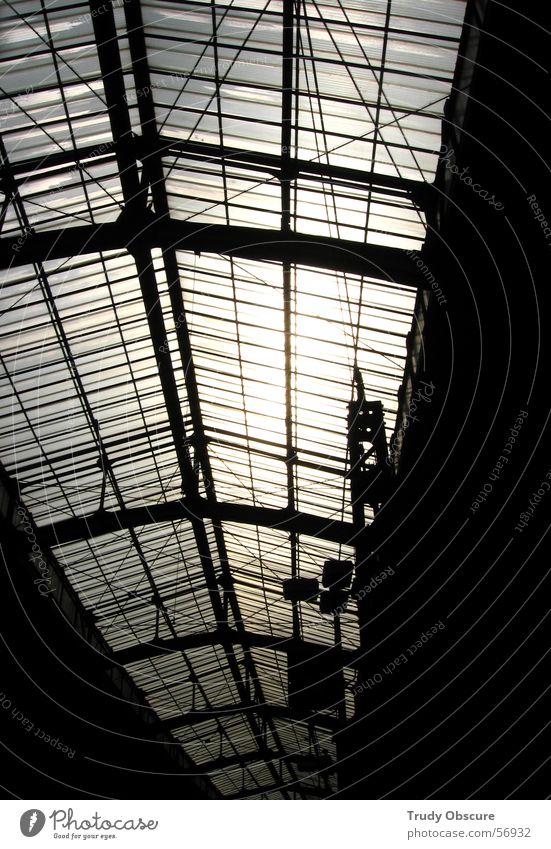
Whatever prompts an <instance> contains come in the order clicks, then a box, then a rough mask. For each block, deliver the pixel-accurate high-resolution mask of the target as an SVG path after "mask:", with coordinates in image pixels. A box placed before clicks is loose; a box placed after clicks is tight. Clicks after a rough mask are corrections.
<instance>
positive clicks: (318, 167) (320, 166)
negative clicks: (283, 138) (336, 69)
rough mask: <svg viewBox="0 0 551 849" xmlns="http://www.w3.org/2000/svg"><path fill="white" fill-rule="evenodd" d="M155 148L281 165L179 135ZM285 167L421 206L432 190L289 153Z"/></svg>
mask: <svg viewBox="0 0 551 849" xmlns="http://www.w3.org/2000/svg"><path fill="white" fill-rule="evenodd" d="M136 144H137V146H138V149H139V151H140V153H141V155H143V156H147V155H148V154H149V150H148V148H147V146H146V145H145V144H144V143H143V141H142V139H141V138H138V139H136ZM158 150H159V152H160V153H161V154H162V155H163V156H166V155H167V153H168V154H173V155H178V154H183V155H189V156H192V157H195V158H197V159H200V160H204V161H209V162H212V161H213V160H216V159H224V160H225V161H226V162H227V163H230V162H231V163H234V164H236V165H245V166H251V165H252V166H255V167H256V168H259V169H262V168H263V169H265V171H267V172H269V173H274V175H275V174H277V175H279V173H280V169H281V158H280V157H279V156H278V155H276V154H274V153H263V152H256V151H249V150H247V151H245V150H239V148H232V147H220V146H219V145H215V144H207V143H205V142H195V141H187V140H186V141H180V140H179V139H171V138H169V137H166V136H162V137H161V138H160V139H159V148H158ZM286 167H287V170H288V173H289V174H290V175H291V176H292V178H296V177H305V178H309V177H313V178H316V179H319V178H320V177H325V178H327V179H328V180H336V181H339V182H343V183H350V184H351V185H357V186H373V187H374V188H385V189H390V190H393V191H395V192H399V193H402V192H404V193H407V194H409V195H411V196H412V197H413V199H414V201H415V202H416V203H419V205H421V206H422V205H424V203H425V201H426V198H427V195H428V194H429V193H430V192H431V191H432V188H431V184H430V183H426V182H422V181H421V180H407V179H405V178H404V177H393V176H392V175H390V174H378V173H377V172H373V173H372V172H371V171H360V170H358V169H357V168H346V167H343V166H340V165H329V164H328V163H326V162H321V161H317V160H307V159H297V158H295V157H293V156H290V157H289V161H288V163H287V165H286Z"/></svg>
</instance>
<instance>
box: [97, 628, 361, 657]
mask: <svg viewBox="0 0 551 849" xmlns="http://www.w3.org/2000/svg"><path fill="white" fill-rule="evenodd" d="M297 644H300V645H301V646H306V647H309V648H310V649H312V651H315V652H316V654H319V655H323V654H324V653H325V652H333V653H334V651H335V648H334V646H325V645H322V644H319V643H310V642H308V643H305V642H304V641H303V640H296V639H295V638H294V637H274V636H272V635H271V634H257V633H251V632H249V631H236V630H234V629H232V628H217V629H216V630H215V631H210V632H208V631H205V632H201V633H196V634H186V635H185V636H182V637H171V638H170V639H163V640H150V641H148V642H147V643H136V645H134V646H129V647H128V648H126V649H121V650H120V651H117V652H114V654H113V659H114V660H115V662H116V663H119V664H120V665H121V666H127V665H128V664H131V663H138V662H140V661H142V660H148V659H150V658H153V657H159V656H160V655H164V654H170V653H172V652H181V651H188V650H190V649H194V648H201V647H203V646H215V645H225V646H230V645H242V646H246V647H247V648H251V647H255V646H256V647H257V648H267V649H273V650H274V651H288V650H289V649H291V648H293V647H294V646H296V645H297ZM340 654H341V656H342V663H343V666H353V665H354V663H355V662H356V653H355V652H353V651H349V650H347V649H341V651H340Z"/></svg>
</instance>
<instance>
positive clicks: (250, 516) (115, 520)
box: [40, 496, 354, 547]
mask: <svg viewBox="0 0 551 849" xmlns="http://www.w3.org/2000/svg"><path fill="white" fill-rule="evenodd" d="M194 518H201V519H212V520H216V521H218V522H233V523H235V524H243V525H258V526H260V527H264V528H273V529H274V530H279V531H285V532H289V531H291V530H292V531H296V532H297V533H301V534H305V535H306V536H311V537H318V538H319V539H323V540H328V541H330V542H337V543H342V544H343V545H353V544H354V526H353V525H352V524H351V523H349V522H340V521H336V520H333V519H323V518H322V517H320V516H314V515H312V514H310V513H301V512H300V511H298V510H297V511H295V512H292V511H290V510H287V509H281V510H278V509H276V508H270V507H256V506H253V505H249V504H227V503H224V502H218V503H217V504H211V503H209V502H208V501H207V499H206V498H201V497H200V496H197V497H196V498H182V499H180V500H179V501H167V502H165V503H164V504H149V505H147V506H145V507H132V508H130V509H127V510H117V511H112V510H101V511H99V512H97V513H91V514H89V515H88V516H82V517H80V518H78V519H63V520H62V521H60V522H56V523H55V524H53V525H49V526H46V525H42V527H41V528H40V538H41V540H42V542H44V544H45V545H49V546H50V547H53V546H56V545H64V544H65V543H67V542H73V541H75V540H80V539H93V538H94V537H99V536H103V535H105V534H111V533H116V532H117V531H120V530H125V529H127V528H138V527H143V526H145V525H152V524H153V525H155V524H158V523H160V522H179V521H182V520H188V521H192V519H194Z"/></svg>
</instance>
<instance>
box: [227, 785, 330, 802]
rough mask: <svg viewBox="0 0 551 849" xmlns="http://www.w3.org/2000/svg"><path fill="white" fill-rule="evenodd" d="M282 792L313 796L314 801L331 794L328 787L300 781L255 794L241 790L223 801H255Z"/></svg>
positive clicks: (273, 786) (265, 788)
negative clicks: (267, 794) (266, 795)
mask: <svg viewBox="0 0 551 849" xmlns="http://www.w3.org/2000/svg"><path fill="white" fill-rule="evenodd" d="M284 790H286V791H287V792H288V793H301V794H302V795H305V794H306V795H308V796H314V797H315V798H316V799H326V798H327V797H328V796H331V795H332V793H333V791H332V790H331V788H330V787H316V786H314V785H305V784H304V783H302V782H300V781H296V782H295V781H291V782H289V783H288V784H285V783H284V782H280V784H272V785H270V787H261V788H260V789H259V790H258V791H256V792H254V791H253V792H251V791H250V790H241V791H240V792H239V793H233V794H232V795H231V796H224V799H225V800H227V801H231V800H232V799H255V798H256V797H257V796H262V795H263V794H265V793H278V792H279V793H281V792H283V791H284Z"/></svg>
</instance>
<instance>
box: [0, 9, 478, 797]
mask: <svg viewBox="0 0 551 849" xmlns="http://www.w3.org/2000/svg"><path fill="white" fill-rule="evenodd" d="M98 5H99V4H98V3H94V2H92V3H91V4H88V3H80V2H70V3H69V2H67V0H55V1H54V2H39V0H4V4H3V5H2V7H1V8H0V40H1V43H2V53H1V58H0V75H1V80H0V131H1V132H0V154H1V161H2V165H1V174H2V203H3V211H2V240H3V243H4V245H5V246H8V247H9V250H10V251H11V252H10V261H9V262H7V263H5V265H6V266H7V267H6V268H5V269H4V271H3V285H2V290H1V294H0V297H1V303H0V313H1V318H2V354H1V360H0V366H1V370H0V387H1V392H2V396H3V403H2V411H1V414H0V430H1V452H0V459H1V461H2V462H3V463H4V464H5V466H6V467H7V469H8V471H9V472H10V473H11V474H13V475H14V476H15V477H16V478H17V479H18V481H19V483H20V486H21V489H22V497H23V500H24V501H25V503H26V505H27V507H28V508H29V510H31V512H32V514H33V516H34V518H35V520H36V522H37V523H38V525H39V526H41V527H42V528H44V529H48V530H49V531H51V527H52V525H53V526H54V533H55V532H56V529H61V528H62V526H63V523H64V522H67V520H70V519H74V518H78V517H88V518H97V517H98V516H99V517H100V518H101V516H102V515H104V513H105V512H106V511H107V512H117V513H118V514H119V513H120V511H128V510H130V509H132V508H136V509H137V510H139V508H146V511H147V510H150V511H152V510H153V509H154V508H155V507H158V506H162V505H165V504H169V503H170V504H174V503H176V502H178V501H179V499H182V497H186V498H195V499H198V498H199V499H201V503H203V504H206V505H208V509H206V511H205V515H186V516H184V515H181V516H179V517H178V518H173V517H168V518H165V519H163V520H158V521H157V520H155V521H152V520H151V519H150V518H148V517H147V516H146V517H145V518H144V514H143V513H140V514H139V516H140V518H137V519H136V521H135V522H130V523H129V524H127V525H125V524H124V523H122V524H121V526H120V528H118V529H116V530H115V531H113V530H108V531H105V532H101V533H100V532H98V533H97V534H96V533H91V534H90V535H89V536H90V538H82V535H81V536H80V537H79V536H78V535H76V536H75V535H74V536H72V537H68V538H64V539H63V541H61V542H60V539H61V538H60V537H58V543H59V544H58V545H56V548H55V553H56V556H57V557H58V559H59V562H60V563H61V564H62V565H63V567H64V569H65V572H66V575H67V578H68V579H69V580H70V582H71V583H72V585H73V586H74V588H75V589H76V590H77V592H78V593H79V595H80V598H81V599H82V601H83V603H84V604H85V605H86V607H87V608H88V609H89V610H90V611H91V612H93V613H94V616H95V619H96V623H97V627H98V628H99V630H100V631H101V632H102V634H103V636H104V637H105V639H106V640H107V642H108V644H109V646H110V648H111V649H112V650H113V652H115V657H117V653H118V657H119V658H120V659H121V662H124V664H125V666H126V667H127V669H128V670H129V672H130V673H131V675H132V676H133V678H134V680H135V682H136V684H137V685H138V686H139V687H140V688H142V690H143V692H144V693H145V694H146V696H147V698H148V700H149V703H150V704H151V706H152V707H153V708H154V709H155V711H156V712H157V714H158V716H159V718H160V720H161V721H162V722H164V723H166V725H167V728H169V729H170V732H171V733H172V734H173V735H174V737H175V738H176V739H177V740H179V741H181V743H182V746H183V747H184V749H185V751H186V753H187V754H188V755H189V756H190V757H191V758H192V759H193V760H194V761H195V762H196V763H197V764H199V765H206V767H207V770H208V772H209V774H210V777H211V779H212V781H213V782H214V783H215V785H216V786H217V787H218V788H219V790H220V791H221V792H222V793H223V794H224V795H228V796H235V795H238V796H243V795H251V796H257V797H259V796H265V797H266V798H281V797H282V796H283V797H289V796H293V794H296V795H297V796H298V797H306V798H309V797H310V795H312V796H316V795H320V794H321V795H322V796H329V795H330V794H331V793H332V792H334V790H335V788H336V778H335V774H334V773H329V774H328V775H326V777H325V778H322V777H320V776H317V775H316V774H308V773H302V772H300V771H299V769H298V767H297V763H298V761H297V757H298V755H301V754H302V755H304V754H308V753H310V754H311V753H316V754H318V755H319V754H320V753H325V754H326V755H328V756H329V757H331V758H332V759H333V760H334V759H335V742H334V738H333V732H332V730H331V729H332V728H334V724H332V721H333V722H334V721H335V720H336V719H337V718H338V717H336V715H335V714H334V712H332V711H331V710H330V709H329V710H328V711H326V712H325V713H326V716H325V718H324V716H323V714H320V715H319V716H313V717H311V718H310V719H309V720H308V721H307V720H298V719H296V718H294V717H292V716H291V714H290V712H289V702H288V681H287V663H288V658H287V652H286V650H285V649H284V648H281V646H279V647H278V641H281V640H282V639H289V638H295V639H297V640H299V639H300V640H303V641H304V642H306V643H312V644H316V645H318V646H327V647H331V646H333V645H334V644H335V640H336V623H335V617H333V616H324V615H321V614H320V612H319V610H318V608H317V606H315V605H311V604H307V603H300V604H299V605H298V606H297V608H296V617H295V616H294V615H293V606H292V605H291V604H290V603H289V602H287V601H284V600H283V596H282V581H283V580H284V579H286V578H289V577H290V576H291V574H292V570H295V572H294V573H295V574H297V575H300V576H303V577H312V578H316V577H319V575H320V572H321V567H322V565H323V562H324V560H326V559H329V558H336V559H353V558H354V549H353V547H352V546H351V545H345V544H344V543H343V542H342V541H340V542H339V541H334V540H332V539H330V538H326V535H322V536H315V535H312V532H311V531H310V532H308V530H307V528H304V530H302V529H301V528H300V526H299V529H298V530H293V531H290V530H289V529H288V528H287V527H286V526H285V524H278V523H274V522H272V523H270V522H266V521H262V522H260V520H259V523H258V524H257V523H256V522H255V521H254V516H260V513H255V514H251V515H252V516H253V520H252V521H250V520H249V521H247V522H246V523H245V522H242V521H239V520H238V519H237V517H236V516H234V518H232V517H231V516H229V517H227V518H223V519H218V518H217V505H219V504H220V505H235V506H242V507H243V508H254V509H255V510H261V509H262V508H267V509H271V510H285V509H291V508H292V509H293V510H295V511H299V512H300V513H304V514H309V515H311V516H314V517H320V518H322V519H327V520H328V522H329V523H331V522H334V521H337V520H338V521H340V522H346V523H349V525H350V526H351V523H352V512H351V506H350V488H349V481H348V478H347V473H348V471H349V457H348V447H347V404H348V403H349V402H350V401H351V400H352V398H353V397H354V372H355V369H358V368H359V370H360V372H361V374H362V376H363V381H364V385H365V394H366V398H367V399H368V400H380V401H382V402H383V405H384V410H385V425H386V430H387V436H388V437H390V436H391V434H392V431H393V427H394V422H395V419H396V415H397V409H398V406H397V391H398V388H399V386H400V384H401V381H402V377H403V372H404V363H405V356H406V336H407V334H408V332H409V330H410V327H411V318H412V313H413V308H414V303H415V282H414V277H413V269H412V276H411V280H399V281H396V280H395V279H393V277H392V275H388V274H386V273H384V272H383V271H381V273H380V274H379V275H377V276H373V271H372V270H371V271H370V273H369V274H367V273H365V274H364V273H352V272H350V271H348V270H346V269H344V268H343V267H342V264H340V263H339V260H338V255H339V254H338V252H339V250H340V248H339V245H342V240H346V241H347V242H348V243H358V245H380V246H384V247H385V248H386V249H388V250H389V251H394V252H395V253H394V254H393V256H397V255H398V254H397V253H396V252H398V253H399V252H400V251H401V249H404V248H406V249H407V248H414V249H415V248H419V247H420V246H421V245H422V243H423V240H424V234H425V226H426V224H425V214H424V211H423V208H422V204H420V203H419V199H418V196H417V195H416V193H415V187H416V186H419V185H421V184H422V183H423V182H425V181H429V182H430V181H432V178H433V176H434V171H435V167H436V162H437V151H438V148H439V146H440V125H441V119H442V114H443V108H444V103H445V100H446V98H447V97H448V95H449V93H450V90H451V81H452V75H453V70H454V65H455V61H456V58H457V49H458V41H459V36H460V32H461V25H462V21H463V15H464V7H465V3H464V2H459V0H423V1H422V0H420V2H409V0H408V2H405V0H403V2H399V0H392V1H390V0H389V2H386V0H385V2H383V0H369V2H366V0H345V2H341V0H335V2H330V0H324V2H315V0H314V2H300V0H299V1H298V2H295V3H292V2H290V0H289V2H276V0H243V2H226V3H223V2H216V3H214V2H213V3H211V2H208V3H207V2H197V0H194V2H187V0H178V2H176V0H174V2H168V0H167V1H166V2H162V1H161V0H155V2H145V0H142V2H141V3H140V2H139V0H127V2H125V3H124V4H123V3H122V2H117V0H115V2H114V3H113V4H112V6H111V4H110V3H105V4H103V6H102V8H104V9H105V11H104V12H99V11H98ZM284 21H287V22H288V25H289V26H290V28H291V31H292V39H289V40H288V43H287V47H286V45H285V39H284V38H283V29H284ZM137 24H139V26H138V25H137ZM110 27H112V28H113V29H112V32H113V33H115V35H116V38H115V39H112V38H111V39H110V40H109V33H110V29H109V28H110ZM106 43H108V44H109V47H106ZM284 79H287V80H288V81H290V85H289V86H287V87H286V86H285V84H284V82H283V80H284ZM121 92H122V95H121ZM117 98H118V99H117ZM282 126H283V128H284V129H283V132H282ZM286 140H287V142H288V143H286ZM125 157H126V158H125ZM123 162H127V163H129V164H128V165H127V166H124V167H123V164H122V163H123ZM121 175H122V177H121ZM131 180H134V184H133V185H135V186H137V187H138V189H139V202H140V203H141V206H140V210H141V211H140V210H139V211H138V214H139V215H145V214H146V212H148V214H149V215H150V216H156V217H158V218H159V220H162V219H164V218H166V217H169V218H170V219H172V220H173V221H175V222H180V223H181V224H182V225H185V224H186V223H188V222H190V223H195V224H199V225H202V226H203V225H204V227H205V228H207V230H206V231H205V232H206V233H207V235H208V232H209V231H208V228H209V227H210V225H213V224H216V225H220V226H222V227H224V228H228V232H232V233H235V234H236V238H239V237H240V234H242V233H245V232H246V238H247V239H250V238H251V233H252V235H253V236H254V232H255V231H258V234H257V236H256V242H255V243H258V245H260V248H259V250H260V253H261V252H262V244H263V234H265V233H266V232H267V231H274V232H276V233H280V235H281V249H280V254H281V257H280V259H279V260H277V261H276V260H274V259H273V255H269V256H266V257H265V258H262V257H261V256H258V255H257V256H256V257H255V258H251V257H250V256H247V255H246V252H241V253H239V251H237V252H235V253H232V254H231V255H230V254H229V253H228V252H227V251H220V248H219V246H218V245H217V243H216V239H215V238H213V240H212V244H211V245H210V247H209V248H208V250H205V249H204V247H201V249H197V248H196V247H194V244H193V241H192V239H191V237H189V236H185V237H182V239H181V240H180V241H179V242H178V243H177V244H175V245H168V246H167V245H166V244H164V245H160V244H159V243H158V241H155V240H154V239H153V238H152V237H151V236H150V235H149V231H148V230H147V228H146V229H145V230H144V233H143V235H142V237H141V240H140V250H139V252H138V250H137V249H136V248H132V247H131V248H130V250H129V249H128V246H127V244H126V242H125V240H124V239H123V238H122V237H121V241H120V245H119V246H118V247H117V248H116V249H113V248H112V245H108V244H107V243H106V245H105V249H101V248H98V247H97V243H95V246H94V248H93V249H92V248H90V247H87V244H86V239H85V236H82V237H81V236H80V235H79V234H80V233H81V232H84V230H83V228H84V227H85V226H86V225H91V224H93V225H102V224H110V225H115V224H116V223H117V222H120V221H123V220H124V218H121V213H123V212H124V210H125V208H126V207H131V204H132V202H133V201H135V198H133V197H130V195H129V192H128V188H127V185H129V184H130V181H131ZM131 208H134V210H135V209H136V207H135V206H134V207H131ZM121 226H122V225H121ZM68 227H70V228H74V234H75V245H78V248H75V252H74V255H73V256H67V257H63V258H55V259H54V258H52V257H51V256H49V255H48V253H47V252H46V253H44V254H43V255H40V252H39V250H38V248H35V247H33V246H34V245H36V244H37V241H36V239H35V234H38V233H41V232H44V233H46V232H53V231H55V232H56V233H57V232H61V231H62V230H63V229H64V228H68ZM238 228H247V230H246V231H245V230H241V229H238ZM250 228H252V230H251V229H250ZM95 232H96V233H97V234H99V235H98V238H99V239H101V233H102V232H103V231H102V230H101V229H99V230H96V231H95ZM182 232H184V231H182ZM185 233H188V231H185ZM295 234H299V235H300V234H308V235H311V236H314V237H317V238H319V239H320V240H321V242H323V243H325V244H331V245H333V246H335V247H334V250H335V252H336V253H335V256H336V257H337V259H336V260H335V263H334V266H335V267H332V268H331V267H325V268H320V267H317V266H318V265H319V263H316V262H314V261H313V257H312V258H311V259H312V261H311V263H308V262H307V261H304V259H303V260H302V261H300V262H298V261H292V260H290V259H287V258H286V249H285V244H286V237H287V236H288V237H289V238H290V237H291V236H294V235H295ZM243 238H245V237H243ZM186 239H187V241H186ZM83 240H84V241H83ZM14 245H15V247H14ZM10 246H11V247H10ZM26 252H27V253H26ZM144 255H145V263H144ZM25 257H27V259H25ZM147 292H149V293H153V296H152V297H153V300H152V301H151V302H149V301H147V294H146V293H147ZM182 443H183V444H182ZM197 503H199V502H197ZM209 511H210V512H209ZM136 515H137V514H136ZM370 518H372V513H371V512H370V510H369V509H368V510H366V519H367V520H368V521H369V519H370ZM339 620H340V621H339V623H338V630H339V631H340V640H341V641H342V647H343V648H344V649H348V650H354V649H355V648H357V647H358V645H359V634H358V626H357V616H356V609H355V604H354V602H351V603H350V604H349V606H348V608H347V610H346V612H345V613H344V614H342V615H341V616H340V617H339ZM221 626H224V627H226V628H229V629H230V630H231V631H232V633H234V634H235V633H237V635H238V638H235V639H234V640H233V642H232V641H231V640H230V641H224V640H217V639H214V638H213V635H216V633H217V632H218V630H219V629H220V627H221ZM205 635H206V636H205ZM244 635H245V636H244ZM247 635H254V639H253V638H249V636H247ZM211 638H212V639H211ZM272 638H273V641H272ZM186 640H187V642H186ZM158 641H163V642H164V649H163V651H162V652H156V651H149V652H148V646H151V645H152V644H156V642H158ZM136 649H138V650H139V651H137V653H136ZM125 652H126V654H125ZM133 652H134V653H133ZM352 679H353V672H352V671H351V670H350V669H347V670H346V671H345V680H346V682H347V683H348V684H350V683H351V682H352ZM346 705H347V706H346V711H347V715H348V716H350V715H351V714H352V712H353V699H352V696H351V694H350V691H349V690H348V691H347V696H346ZM232 706H235V707H234V709H233V710H232V709H231V707H232ZM239 708H241V710H239ZM201 711H203V713H202V714H201ZM198 714H201V715H200V716H199V715H198ZM341 718H342V717H341ZM209 765H212V767H209Z"/></svg>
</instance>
